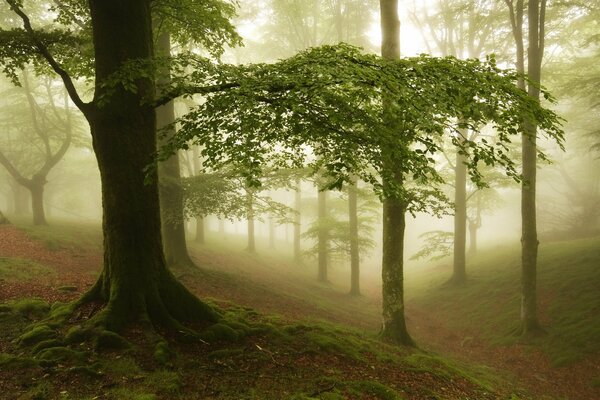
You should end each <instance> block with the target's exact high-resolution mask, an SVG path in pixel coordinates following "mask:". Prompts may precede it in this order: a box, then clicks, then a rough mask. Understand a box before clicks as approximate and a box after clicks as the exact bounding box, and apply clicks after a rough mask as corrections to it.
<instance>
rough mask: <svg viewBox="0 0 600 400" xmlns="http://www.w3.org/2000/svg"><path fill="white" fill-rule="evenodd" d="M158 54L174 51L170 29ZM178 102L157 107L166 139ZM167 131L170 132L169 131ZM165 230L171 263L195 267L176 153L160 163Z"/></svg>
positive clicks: (164, 76) (163, 79) (163, 77)
mask: <svg viewBox="0 0 600 400" xmlns="http://www.w3.org/2000/svg"><path fill="white" fill-rule="evenodd" d="M156 51H157V54H158V55H160V56H169V55H170V53H171V39H170V35H169V33H168V32H161V33H160V35H159V36H158V40H157V49H156ZM169 80H170V76H169V71H168V70H167V71H160V73H159V78H158V81H159V83H168V81H169ZM174 121H175V104H174V102H173V101H170V102H168V103H167V104H165V105H164V106H161V107H158V108H157V109H156V125H157V126H156V127H157V129H158V130H161V131H163V133H166V136H165V137H164V139H163V140H164V141H167V140H169V138H170V137H172V136H173V135H174V134H175V127H174V126H173V125H172V124H173V122H174ZM165 131H166V132H165ZM158 177H159V182H160V185H159V193H160V209H161V221H162V224H161V225H162V226H161V231H162V236H163V246H164V252H165V258H166V260H167V265H170V266H174V265H178V266H183V267H191V266H194V262H193V261H192V260H191V258H190V256H189V254H188V249H187V243H186V240H185V222H184V218H183V189H182V187H181V171H180V169H179V157H178V155H177V154H174V155H172V156H171V157H170V158H169V159H167V160H165V161H163V162H161V163H160V164H159V165H158Z"/></svg>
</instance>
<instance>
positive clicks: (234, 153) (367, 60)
mask: <svg viewBox="0 0 600 400" xmlns="http://www.w3.org/2000/svg"><path fill="white" fill-rule="evenodd" d="M382 4H383V3H382ZM383 5H387V6H388V7H389V6H390V5H389V4H387V3H385V4H383ZM388 11H390V12H393V13H394V15H397V14H396V13H397V11H396V10H395V8H394V7H391V9H390V10H388ZM385 21H386V25H384V27H385V26H387V24H389V25H390V26H391V28H390V29H389V30H390V31H392V30H394V29H393V28H395V29H396V32H397V25H398V21H397V19H394V18H392V19H391V21H388V20H387V19H386V20H385ZM389 34H390V32H387V34H386V35H384V39H386V40H390V38H389ZM385 44H388V42H387V41H386V42H385ZM390 45H391V46H389V47H387V46H384V48H385V49H386V52H387V51H390V53H392V54H394V53H393V51H396V52H397V39H391V40H390ZM386 54H387V53H386ZM198 62H199V63H200V62H202V61H198ZM519 77H520V75H518V74H516V73H515V72H514V71H503V70H500V69H499V68H498V67H497V66H496V65H495V62H494V59H493V58H489V59H488V60H487V61H480V60H464V61H463V60H458V59H456V58H431V57H426V56H420V57H415V58H407V59H402V60H398V59H392V58H383V59H382V58H379V57H377V56H374V55H368V54H363V53H361V52H360V50H358V49H356V48H353V47H351V46H348V45H338V46H323V47H321V48H315V49H310V50H308V51H304V52H301V53H299V54H298V55H296V56H294V57H291V58H289V59H286V60H282V61H280V62H278V63H273V64H256V65H245V66H233V65H229V66H221V68H219V69H218V71H217V70H214V69H212V70H208V71H206V70H202V71H200V70H197V71H192V72H191V73H190V74H189V76H188V77H187V79H186V80H187V82H193V84H189V83H188V84H187V85H186V84H185V83H184V82H183V81H181V82H180V84H179V85H178V86H177V87H175V88H174V89H173V90H174V91H175V93H178V94H183V93H202V94H204V102H203V103H202V104H200V105H199V106H198V107H197V108H196V109H195V110H192V111H190V112H189V113H188V114H186V115H185V116H184V117H183V118H182V119H181V121H180V123H181V129H180V130H179V131H178V132H177V135H176V136H175V137H174V138H173V140H172V141H171V142H170V143H169V146H167V147H165V148H164V152H165V154H164V155H163V157H164V156H167V155H169V154H171V153H172V152H173V151H174V150H175V149H178V148H186V147H187V146H189V142H192V143H193V144H195V145H200V146H201V147H202V153H203V155H204V156H205V157H206V163H207V165H209V166H214V167H222V166H223V165H227V164H231V165H236V166H239V167H240V168H241V170H243V171H244V172H245V173H246V174H247V175H248V176H249V177H255V178H253V179H254V180H257V179H259V177H260V176H261V174H262V173H264V170H265V169H268V168H281V167H283V166H285V167H286V168H291V167H292V166H295V167H298V168H299V167H302V166H305V165H307V164H308V166H309V167H311V168H313V169H314V170H318V171H323V173H324V174H325V175H326V176H327V177H328V182H329V184H328V186H329V188H331V189H339V188H341V187H342V186H343V185H344V184H347V183H348V182H350V181H351V179H353V177H355V176H356V177H357V178H358V179H361V180H363V181H364V182H367V183H369V184H370V185H372V186H373V188H374V189H375V191H376V192H377V193H378V194H379V195H380V196H381V197H382V198H383V200H384V206H385V208H386V209H387V211H385V212H386V216H385V217H384V223H385V224H386V227H384V230H386V231H385V233H384V235H385V236H384V240H385V241H387V244H384V245H385V246H386V248H385V249H384V253H385V252H386V251H387V253H386V254H384V279H385V280H386V282H387V283H384V297H385V301H384V319H385V320H386V323H387V327H386V328H385V329H384V333H385V335H386V337H387V338H389V339H390V340H392V341H395V342H397V343H403V342H404V343H408V342H409V340H410V337H407V335H405V333H406V329H405V328H406V327H405V322H404V313H403V300H402V298H401V296H400V295H401V294H402V285H401V283H402V246H401V245H402V238H403V233H404V230H403V221H404V211H408V212H411V213H416V212H421V211H426V210H427V211H429V212H432V213H440V212H441V211H442V210H444V208H446V207H447V202H446V201H445V200H447V199H445V198H444V196H443V193H442V192H441V190H440V187H439V186H440V184H441V183H442V182H443V179H441V177H440V175H439V173H438V171H437V170H436V168H435V163H436V158H435V156H436V155H438V154H439V153H440V151H441V145H440V141H439V140H437V139H438V138H439V137H441V136H444V135H445V134H447V133H448V129H451V132H454V133H458V130H459V129H465V128H468V129H470V130H472V131H474V132H476V131H478V130H479V129H481V127H482V126H483V125H485V124H486V123H488V122H489V123H491V124H492V125H493V126H494V127H495V129H496V131H497V140H494V141H488V140H485V138H478V139H477V140H458V139H457V137H456V136H453V140H452V143H453V145H454V146H456V147H458V148H459V149H460V150H461V151H463V152H464V153H465V154H466V155H467V159H468V163H467V164H468V171H469V176H470V178H471V179H472V180H473V181H474V182H475V183H477V184H479V185H480V186H483V185H484V182H483V176H482V175H481V173H480V172H479V169H478V165H479V164H480V163H481V164H486V165H502V166H503V167H504V168H505V170H506V173H507V174H508V175H509V176H511V177H513V178H515V179H517V180H518V179H519V174H518V173H517V172H516V170H515V166H514V162H513V160H512V159H511V157H510V156H509V154H508V147H507V143H509V142H510V139H511V136H512V135H515V134H517V133H518V132H519V126H520V124H521V120H522V116H523V115H528V116H531V117H533V118H534V119H535V120H536V121H537V123H538V124H540V126H543V127H544V128H543V131H544V132H545V134H546V135H548V136H549V137H550V138H552V139H554V140H557V141H558V142H559V143H561V140H562V131H561V129H560V126H559V125H560V124H559V118H558V117H557V116H556V114H554V113H553V112H552V111H550V110H547V109H545V108H543V107H541V105H540V104H539V102H536V101H534V100H533V99H532V98H531V97H529V96H528V95H527V94H526V93H524V92H523V91H522V90H520V89H518V88H517V87H516V85H514V83H515V82H516V81H517V79H518V78H519ZM384 89H385V90H384ZM545 96H546V97H547V98H549V99H550V100H551V99H552V98H551V97H550V96H549V94H548V93H546V92H545ZM374 133H376V134H374ZM305 149H310V150H311V152H310V153H309V152H308V151H305ZM332 149H335V151H333V150H332ZM538 155H540V156H542V157H543V154H542V153H538ZM309 156H310V157H309ZM388 289H389V291H387V292H385V290H388Z"/></svg>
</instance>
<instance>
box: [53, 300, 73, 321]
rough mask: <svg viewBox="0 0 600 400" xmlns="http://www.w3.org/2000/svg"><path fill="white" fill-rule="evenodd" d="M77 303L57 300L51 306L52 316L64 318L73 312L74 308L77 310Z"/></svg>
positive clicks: (59, 318) (56, 318) (58, 318)
mask: <svg viewBox="0 0 600 400" xmlns="http://www.w3.org/2000/svg"><path fill="white" fill-rule="evenodd" d="M75 306H76V303H74V302H73V303H61V302H56V303H54V304H52V307H51V308H50V318H52V319H55V320H64V319H65V318H67V317H69V316H70V315H71V314H73V310H75Z"/></svg>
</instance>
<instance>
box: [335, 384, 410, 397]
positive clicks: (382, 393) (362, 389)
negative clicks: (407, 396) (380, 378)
mask: <svg viewBox="0 0 600 400" xmlns="http://www.w3.org/2000/svg"><path fill="white" fill-rule="evenodd" d="M346 385H347V386H348V388H349V391H350V392H355V393H356V394H359V395H361V396H360V397H364V395H369V397H370V396H375V398H377V399H381V400H401V399H402V397H401V396H400V395H399V394H398V393H397V392H396V391H395V390H394V389H392V388H390V387H388V386H386V385H384V384H381V383H379V382H375V381H355V382H348V383H347V384H346Z"/></svg>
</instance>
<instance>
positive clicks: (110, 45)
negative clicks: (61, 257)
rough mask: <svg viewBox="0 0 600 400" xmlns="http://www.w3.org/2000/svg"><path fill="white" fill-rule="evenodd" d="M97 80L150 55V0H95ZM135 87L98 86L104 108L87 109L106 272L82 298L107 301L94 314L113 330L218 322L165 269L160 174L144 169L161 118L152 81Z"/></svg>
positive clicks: (92, 2)
mask: <svg viewBox="0 0 600 400" xmlns="http://www.w3.org/2000/svg"><path fill="white" fill-rule="evenodd" d="M89 4H90V11H91V16H92V27H93V41H94V50H95V67H96V82H102V81H103V80H104V79H106V78H107V77H109V76H110V75H111V74H112V73H114V72H115V71H117V70H118V68H119V67H120V66H121V65H122V63H123V62H126V61H128V60H132V59H141V60H145V59H149V58H151V57H152V28H151V20H150V4H149V2H148V1H145V0H128V1H121V0H90V2H89ZM136 86H137V90H136V91H135V92H129V91H126V90H124V89H123V88H121V87H118V88H116V89H115V91H114V93H112V94H110V93H106V92H105V91H104V89H103V88H102V87H101V86H98V87H97V88H96V93H95V101H97V99H98V98H99V96H108V97H105V98H104V100H106V101H105V103H104V104H103V106H102V107H96V106H95V104H94V103H93V105H92V107H91V108H89V109H86V112H85V113H86V117H87V118H88V121H89V122H90V127H91V133H92V138H93V146H94V151H95V153H96V156H97V160H98V167H99V169H100V177H101V182H102V207H103V211H104V215H103V232H104V269H103V271H102V274H101V276H100V278H99V279H98V281H97V283H96V284H95V285H94V287H93V288H92V289H91V290H90V291H89V292H88V293H87V294H86V295H84V297H83V298H82V302H85V301H93V300H101V301H104V302H106V307H105V308H104V310H103V311H102V312H101V313H99V314H97V315H96V316H95V319H96V320H97V321H98V323H101V324H103V325H104V326H105V327H106V328H107V329H111V330H119V329H121V328H123V327H124V326H126V325H127V324H129V323H131V322H134V321H151V322H153V323H155V324H162V325H166V326H170V327H175V328H179V327H181V325H180V323H179V322H180V321H184V320H201V319H204V320H215V319H216V318H217V315H216V314H215V312H214V311H213V310H212V309H211V308H210V307H208V306H206V305H205V304H203V303H202V302H201V301H200V300H198V299H197V298H196V297H195V296H194V295H193V294H191V293H190V292H189V291H188V290H187V289H186V288H185V287H184V286H183V285H182V284H181V283H180V282H179V281H177V280H176V278H175V277H174V276H173V275H172V273H171V272H170V271H169V270H168V269H167V267H166V263H165V258H164V254H163V246H162V240H161V233H160V232H161V221H160V207H159V195H158V182H157V178H156V176H154V175H153V176H150V177H148V178H147V180H146V182H145V181H144V180H145V178H146V177H145V173H144V168H145V167H146V166H147V165H148V164H149V163H150V162H151V161H152V157H153V154H154V152H155V151H156V115H155V112H154V109H153V108H152V107H151V106H146V105H144V104H143V102H144V99H146V98H148V97H151V96H153V94H154V85H153V81H152V79H149V78H139V79H137V80H136Z"/></svg>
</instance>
